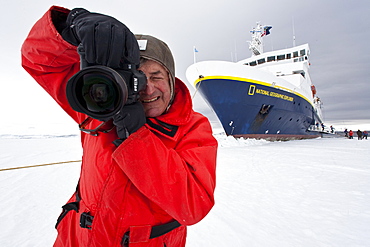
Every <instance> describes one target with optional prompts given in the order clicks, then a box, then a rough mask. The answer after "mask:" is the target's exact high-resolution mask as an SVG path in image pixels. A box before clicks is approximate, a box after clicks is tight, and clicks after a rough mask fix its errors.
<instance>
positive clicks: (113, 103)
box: [66, 45, 147, 121]
mask: <svg viewBox="0 0 370 247" xmlns="http://www.w3.org/2000/svg"><path fill="white" fill-rule="evenodd" d="M77 51H78V53H79V54H80V61H81V70H80V71H79V72H77V73H76V74H74V75H73V76H72V77H71V78H70V79H69V80H68V82H67V86H66V94H67V99H68V102H69V104H70V106H71V107H72V109H73V110H75V111H78V112H81V113H84V114H86V115H88V116H89V117H91V118H94V119H97V120H100V121H108V120H110V119H111V118H113V116H114V115H115V114H117V113H118V112H119V111H120V110H121V109H122V107H124V106H125V105H128V104H132V103H134V102H136V101H138V100H139V92H140V91H141V90H143V89H144V88H145V87H146V84H147V80H146V76H145V74H144V73H143V72H142V71H138V70H136V68H135V65H132V64H124V65H123V66H122V67H123V68H120V69H113V68H110V67H107V66H102V65H94V64H88V63H87V62H86V60H85V52H84V49H83V47H82V46H81V45H80V46H79V47H78V48H77Z"/></svg>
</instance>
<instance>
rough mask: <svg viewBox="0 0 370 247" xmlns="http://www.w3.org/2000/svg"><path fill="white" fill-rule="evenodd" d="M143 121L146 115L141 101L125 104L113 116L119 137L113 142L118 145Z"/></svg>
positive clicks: (143, 122)
mask: <svg viewBox="0 0 370 247" xmlns="http://www.w3.org/2000/svg"><path fill="white" fill-rule="evenodd" d="M145 123H146V117H145V112H144V107H143V104H142V103H141V102H135V103H133V104H130V105H125V106H124V107H123V108H122V110H121V111H119V112H118V113H117V114H116V115H115V116H114V117H113V124H114V125H115V126H116V129H117V135H118V137H119V138H120V139H118V140H115V141H114V142H113V143H114V144H115V145H116V146H119V145H120V144H121V143H122V142H123V141H124V140H126V139H127V138H128V137H129V135H130V134H132V133H134V132H136V131H137V130H138V129H140V127H141V126H143V125H144V124H145Z"/></svg>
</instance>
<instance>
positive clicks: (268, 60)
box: [267, 56, 275, 62]
mask: <svg viewBox="0 0 370 247" xmlns="http://www.w3.org/2000/svg"><path fill="white" fill-rule="evenodd" d="M271 61H275V56H271V57H267V62H271Z"/></svg>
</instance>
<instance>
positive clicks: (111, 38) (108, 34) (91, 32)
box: [61, 8, 140, 69]
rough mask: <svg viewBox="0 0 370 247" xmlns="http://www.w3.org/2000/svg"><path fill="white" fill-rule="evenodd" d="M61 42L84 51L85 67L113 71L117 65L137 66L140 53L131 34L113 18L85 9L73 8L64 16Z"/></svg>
mask: <svg viewBox="0 0 370 247" xmlns="http://www.w3.org/2000/svg"><path fill="white" fill-rule="evenodd" d="M61 35H62V37H63V39H65V40H66V41H68V42H69V43H71V44H73V45H75V46H78V45H79V44H80V43H81V44H82V46H83V48H84V50H85V60H86V61H87V63H89V64H94V65H104V66H108V67H111V68H114V69H117V68H120V65H121V64H123V63H125V64H128V63H129V64H134V65H136V66H138V65H139V63H140V51H139V46H138V44H137V41H136V38H135V36H134V34H133V33H132V32H131V31H130V30H129V29H128V28H127V27H126V26H125V25H124V24H123V23H121V22H120V21H118V20H117V19H115V18H113V17H111V16H107V15H102V14H98V13H90V12H89V11H87V10H86V9H82V8H75V9H73V10H72V11H71V12H70V13H69V14H68V16H67V20H66V26H65V28H64V29H63V30H62V32H61Z"/></svg>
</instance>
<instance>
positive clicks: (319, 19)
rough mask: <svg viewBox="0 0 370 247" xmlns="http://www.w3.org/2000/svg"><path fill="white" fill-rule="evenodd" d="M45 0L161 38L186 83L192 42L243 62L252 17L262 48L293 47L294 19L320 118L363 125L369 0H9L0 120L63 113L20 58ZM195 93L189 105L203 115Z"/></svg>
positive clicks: (205, 51)
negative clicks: (262, 33) (261, 30)
mask: <svg viewBox="0 0 370 247" xmlns="http://www.w3.org/2000/svg"><path fill="white" fill-rule="evenodd" d="M77 2H78V5H76V3H77ZM52 4H54V5H59V6H63V7H66V8H70V9H71V8H74V7H84V8H86V9H88V10H90V11H92V12H100V13H104V14H108V15H111V16H114V17H116V18H117V19H119V20H120V21H122V22H123V23H125V24H126V25H127V26H128V27H129V28H130V29H131V31H132V32H133V33H142V34H150V35H153V36H156V37H158V38H160V39H162V40H164V41H165V42H166V43H167V44H168V45H169V46H170V48H171V50H172V52H173V54H174V57H175V62H176V73H177V76H178V77H179V78H180V79H182V80H183V81H185V82H186V77H185V71H186V68H187V67H188V66H189V65H190V64H192V63H193V46H196V48H197V50H198V51H199V52H198V53H197V61H204V60H227V61H231V60H232V59H235V58H236V59H237V60H242V59H244V58H247V57H250V56H251V53H250V51H249V50H248V43H247V40H250V34H249V31H250V30H251V28H252V27H253V26H255V23H256V22H257V21H259V22H261V24H263V25H271V26H272V29H271V30H270V31H271V34H270V35H269V36H267V37H266V38H265V40H264V41H265V48H264V50H265V52H267V51H271V50H272V49H274V50H276V49H283V48H289V47H291V46H292V45H293V22H294V30H295V37H296V45H301V44H304V43H308V44H309V46H310V49H311V58H310V62H311V70H310V75H311V79H312V81H313V84H315V86H316V89H317V91H318V96H319V97H320V98H321V99H322V101H323V102H324V120H325V123H326V124H339V123H340V124H349V123H351V121H352V120H354V121H357V122H358V123H360V122H361V123H367V124H368V125H369V127H370V107H369V106H370V96H369V92H370V80H369V75H370V72H369V71H370V45H369V42H370V28H369V23H370V19H369V15H370V1H369V0H353V1H344V0H339V1H335V0H310V1H308V0H307V1H303V0H279V1H276V0H259V1H250V0H227V1H226V0H203V1H202V0H186V1H173V0H141V1H140V0H136V1H132V0H131V1H127V0H110V1H91V0H82V1H67V0H65V1H63V0H59V1H54V3H53V1H50V0H35V1H20V0H13V1H8V2H7V3H6V6H5V8H4V10H3V11H2V14H1V16H0V26H1V31H2V35H1V39H0V42H1V43H0V54H1V58H2V59H1V60H2V62H1V67H0V83H1V89H2V90H1V97H0V105H1V113H2V117H1V122H2V123H3V122H4V121H5V122H19V121H25V120H26V122H27V121H28V122H35V123H36V122H37V121H49V122H58V121H62V119H64V118H65V115H64V113H63V112H62V111H61V110H60V109H58V106H57V105H56V103H54V102H53V101H52V100H50V98H49V96H47V95H46V93H44V92H43V90H42V89H41V88H40V87H39V86H38V85H37V84H36V83H35V82H34V81H33V79H32V78H31V77H30V76H29V75H28V74H27V73H26V72H25V71H24V70H23V69H22V68H21V62H20V47H21V45H22V43H23V40H24V39H25V38H26V36H27V34H28V32H29V30H30V28H31V27H32V25H33V24H34V23H35V22H36V21H37V20H38V19H39V18H40V17H41V16H42V15H43V14H44V13H45V12H46V11H47V10H48V9H49V7H50V6H51V5H52ZM198 97H200V96H196V99H195V109H197V110H200V111H201V112H204V113H205V114H208V112H210V111H209V110H208V108H207V106H206V105H205V104H204V102H203V101H201V100H200V99H199V98H198ZM45 112H47V116H45Z"/></svg>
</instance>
